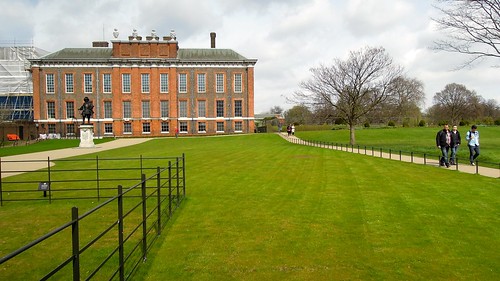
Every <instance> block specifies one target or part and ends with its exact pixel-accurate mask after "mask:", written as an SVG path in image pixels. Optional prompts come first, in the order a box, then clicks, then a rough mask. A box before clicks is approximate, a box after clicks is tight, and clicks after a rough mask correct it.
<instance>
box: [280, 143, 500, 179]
mask: <svg viewBox="0 0 500 281" xmlns="http://www.w3.org/2000/svg"><path fill="white" fill-rule="evenodd" d="M288 141H290V142H292V143H295V144H301V145H309V146H315V147H321V148H328V149H335V150H341V151H346V152H352V153H358V154H365V155H371V156H377V157H381V158H388V159H393V160H399V161H406V162H411V163H417V162H418V163H420V164H424V165H427V164H430V163H436V162H437V163H439V162H440V158H441V155H429V154H427V153H415V152H413V151H403V150H393V149H387V148H385V149H384V148H378V147H373V146H371V147H369V146H368V147H367V146H359V145H356V146H354V145H351V144H342V143H333V142H325V141H317V140H302V139H299V138H288ZM434 159H435V160H434ZM461 160H462V163H461ZM460 163H461V164H460ZM464 163H466V164H464ZM474 164H475V166H474V169H475V173H476V174H480V169H494V170H496V171H497V177H500V163H493V162H486V161H481V162H479V160H477V159H476V160H475V163H474ZM460 165H467V166H469V165H470V163H469V159H466V161H463V159H459V158H458V157H457V159H456V160H455V165H454V166H455V167H454V168H455V169H456V170H457V171H458V170H459V166H460Z"/></svg>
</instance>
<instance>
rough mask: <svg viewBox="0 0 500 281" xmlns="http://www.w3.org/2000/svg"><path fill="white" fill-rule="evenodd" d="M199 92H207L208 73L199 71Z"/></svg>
mask: <svg viewBox="0 0 500 281" xmlns="http://www.w3.org/2000/svg"><path fill="white" fill-rule="evenodd" d="M197 77H198V79H197V80H198V93H206V91H207V75H206V74H205V73H198V75H197Z"/></svg>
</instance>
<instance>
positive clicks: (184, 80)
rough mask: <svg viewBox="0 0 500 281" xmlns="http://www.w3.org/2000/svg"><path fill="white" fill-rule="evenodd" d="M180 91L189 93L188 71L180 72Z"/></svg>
mask: <svg viewBox="0 0 500 281" xmlns="http://www.w3.org/2000/svg"><path fill="white" fill-rule="evenodd" d="M179 93H183V94H185V93H187V73H179Z"/></svg>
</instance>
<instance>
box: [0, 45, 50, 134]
mask: <svg viewBox="0 0 500 281" xmlns="http://www.w3.org/2000/svg"><path fill="white" fill-rule="evenodd" d="M46 54H48V52H46V51H44V50H41V49H38V48H35V47H34V46H32V45H31V44H19V43H16V42H12V44H9V46H5V47H0V128H1V131H0V134H1V135H0V138H1V139H0V141H2V142H4V141H5V140H6V139H7V138H6V136H7V134H9V135H10V134H16V135H17V136H19V138H20V139H29V138H36V128H35V126H34V124H33V83H32V80H31V73H30V72H29V61H28V60H29V59H35V58H39V57H41V56H43V55H46Z"/></svg>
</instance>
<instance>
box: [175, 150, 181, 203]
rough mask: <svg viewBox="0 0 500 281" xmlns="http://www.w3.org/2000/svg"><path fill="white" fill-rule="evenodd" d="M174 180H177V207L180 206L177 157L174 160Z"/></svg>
mask: <svg viewBox="0 0 500 281" xmlns="http://www.w3.org/2000/svg"><path fill="white" fill-rule="evenodd" d="M175 162H176V163H175V178H176V179H177V181H176V182H177V207H179V204H180V198H179V197H180V192H179V158H178V157H177V158H176V160H175Z"/></svg>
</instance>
